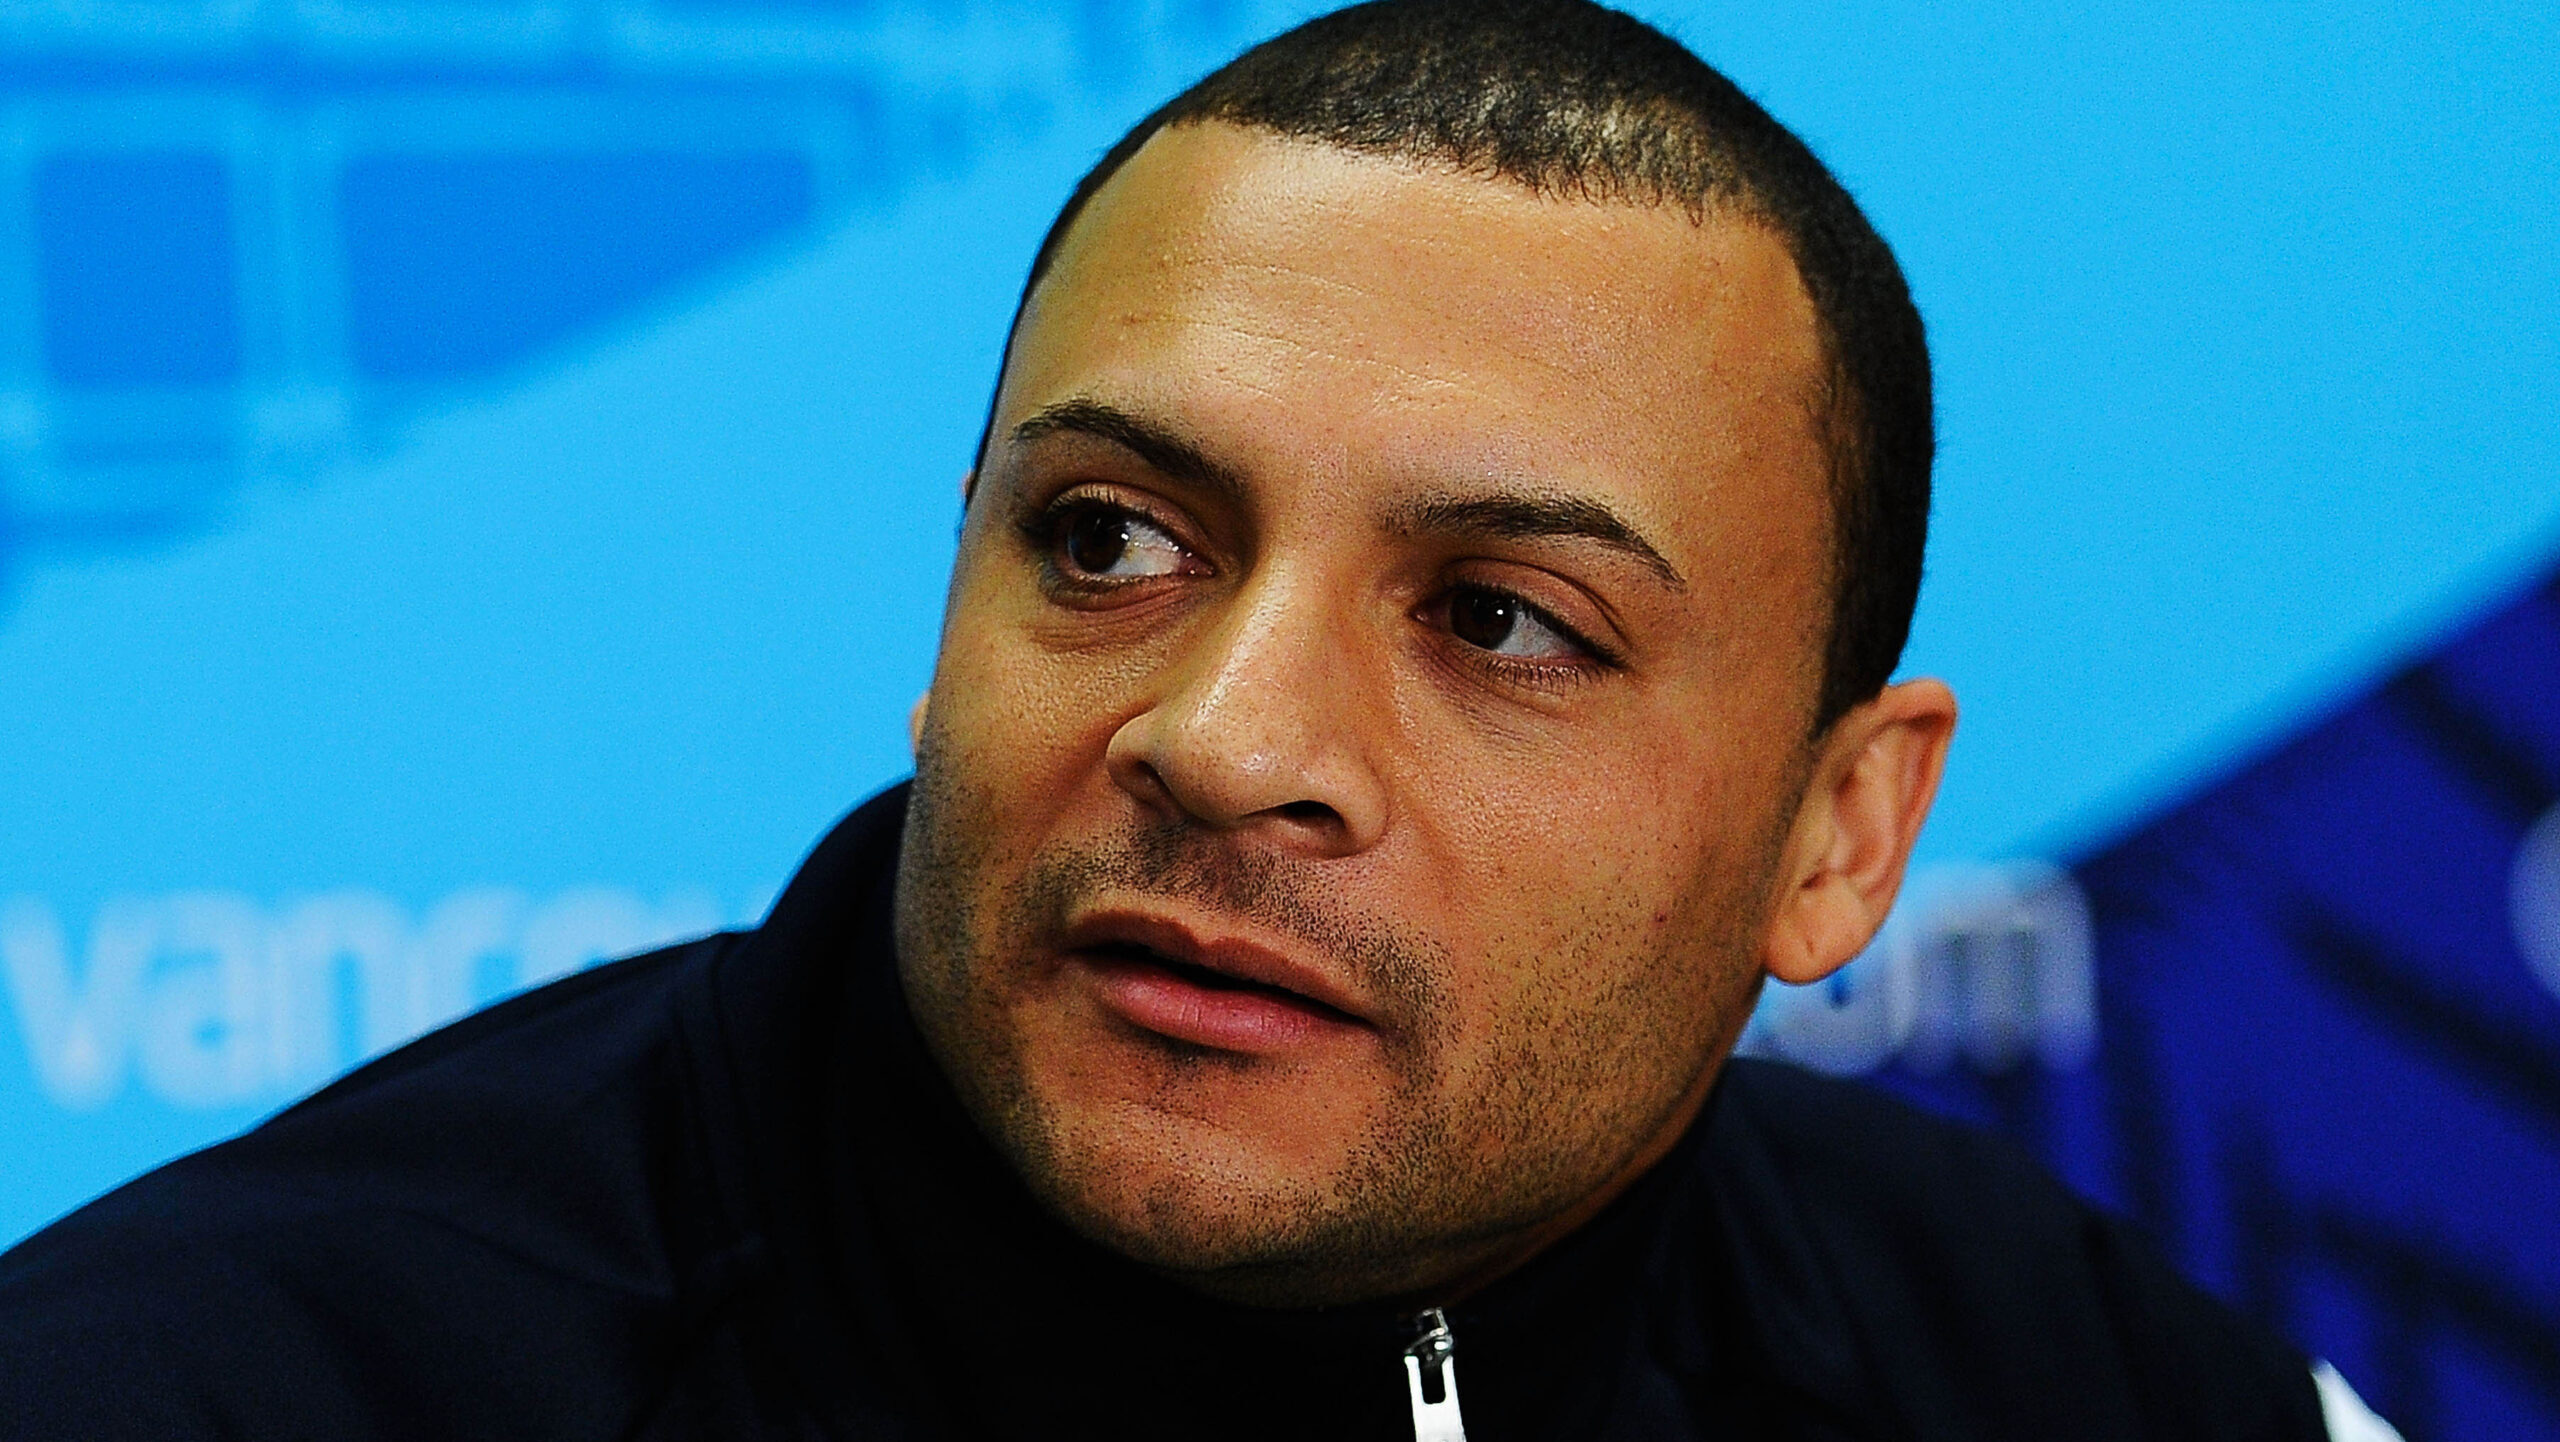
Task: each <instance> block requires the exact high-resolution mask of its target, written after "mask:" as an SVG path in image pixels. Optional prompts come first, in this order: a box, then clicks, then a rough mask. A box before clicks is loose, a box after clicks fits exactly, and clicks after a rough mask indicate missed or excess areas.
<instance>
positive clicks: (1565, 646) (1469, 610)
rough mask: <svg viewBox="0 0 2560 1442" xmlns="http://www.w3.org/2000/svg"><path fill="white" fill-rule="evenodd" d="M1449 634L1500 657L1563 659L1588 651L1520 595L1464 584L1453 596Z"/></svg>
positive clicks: (1450, 600) (1539, 659) (1532, 659)
mask: <svg viewBox="0 0 2560 1442" xmlns="http://www.w3.org/2000/svg"><path fill="white" fill-rule="evenodd" d="M1449 634H1451V635H1453V636H1455V637H1457V638H1458V639H1459V640H1461V641H1464V642H1466V643H1467V644H1468V645H1470V646H1474V647H1478V648H1480V649H1482V650H1486V651H1491V652H1492V653H1494V654H1495V655H1497V656H1515V657H1518V658H1520V659H1522V660H1531V661H1563V660H1570V659H1572V658H1574V657H1577V656H1580V655H1582V654H1584V652H1583V648H1582V646H1581V644H1580V643H1578V642H1576V641H1575V640H1574V639H1573V638H1572V637H1571V636H1569V635H1566V634H1565V632H1564V630H1563V629H1562V628H1561V627H1559V626H1557V625H1556V624H1555V623H1553V622H1552V621H1549V620H1548V619H1547V617H1546V616H1545V615H1544V614H1543V613H1541V612H1540V611H1539V610H1538V608H1537V607H1535V606H1532V605H1530V604H1529V603H1528V602H1526V601H1523V600H1521V599H1520V598H1519V597H1517V596H1511V595H1506V594H1504V593H1503V592H1500V591H1488V590H1484V589H1481V588H1479V587H1474V586H1467V587H1462V588H1460V589H1459V590H1458V591H1456V592H1454V593H1453V594H1451V596H1450V597H1449Z"/></svg>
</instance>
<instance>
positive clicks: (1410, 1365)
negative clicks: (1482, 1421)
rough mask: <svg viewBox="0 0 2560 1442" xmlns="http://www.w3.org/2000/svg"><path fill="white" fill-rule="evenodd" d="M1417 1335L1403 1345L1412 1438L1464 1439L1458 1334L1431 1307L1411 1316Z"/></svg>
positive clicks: (1433, 1441) (1420, 1441) (1430, 1441)
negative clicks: (1411, 1413) (1460, 1409)
mask: <svg viewBox="0 0 2560 1442" xmlns="http://www.w3.org/2000/svg"><path fill="white" fill-rule="evenodd" d="M1413 1327H1414V1330H1415V1332H1417V1333H1418V1334H1419V1335H1417V1336H1416V1337H1415V1338H1414V1339H1413V1340H1412V1341H1411V1342H1409V1343H1407V1344H1406V1345H1405V1349H1404V1381H1405V1390H1406V1391H1407V1392H1408V1393H1410V1394H1411V1395H1412V1397H1413V1442H1467V1428H1466V1424H1465V1423H1464V1422H1462V1421H1460V1420H1459V1417H1458V1362H1457V1352H1458V1338H1457V1336H1456V1334H1454V1333H1452V1332H1451V1331H1450V1330H1449V1318H1448V1316H1447V1315H1446V1314H1445V1313H1443V1312H1442V1311H1441V1310H1440V1309H1439V1308H1437V1307H1433V1308H1430V1309H1429V1310H1427V1311H1425V1312H1422V1313H1420V1314H1419V1315H1417V1316H1416V1317H1415V1318H1414V1319H1413Z"/></svg>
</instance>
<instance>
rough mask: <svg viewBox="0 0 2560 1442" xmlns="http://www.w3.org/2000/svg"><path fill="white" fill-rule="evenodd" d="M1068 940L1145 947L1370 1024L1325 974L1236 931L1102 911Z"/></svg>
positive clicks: (1348, 993) (1076, 945)
mask: <svg viewBox="0 0 2560 1442" xmlns="http://www.w3.org/2000/svg"><path fill="white" fill-rule="evenodd" d="M1065 941H1066V945H1067V947H1068V949H1069V950H1075V951H1085V950H1096V949H1100V948H1103V947H1110V946H1131V947H1140V948H1143V949H1145V950H1147V951H1150V952H1153V953H1155V954H1156V955H1157V956H1160V957H1162V958H1164V959H1165V960H1167V961H1170V962H1176V963H1179V964H1181V965H1185V966H1196V967H1199V968H1201V969H1202V970H1204V971H1214V972H1217V973H1218V974H1220V975H1221V976H1231V977H1234V978H1235V979H1236V980H1238V981H1246V982H1251V983H1253V984H1254V985H1256V986H1267V987H1272V988H1274V989H1277V990H1280V991H1286V992H1291V993H1294V994H1296V995H1298V996H1301V997H1304V998H1305V999H1307V1000H1309V1001H1312V1002H1315V1003H1317V1004H1318V1005H1320V1006H1324V1007H1328V1008H1330V1009H1332V1010H1334V1011H1338V1012H1341V1013H1342V1014H1343V1015H1345V1016H1347V1017H1350V1018H1352V1019H1353V1020H1356V1021H1362V1022H1367V1021H1369V1020H1370V1017H1369V1014H1368V1011H1367V1009H1366V1007H1365V1006H1364V1005H1363V1003H1362V1000H1361V998H1360V997H1359V996H1358V995H1356V994H1355V993H1354V992H1353V991H1352V990H1351V989H1350V988H1349V987H1346V986H1344V985H1343V984H1342V983H1341V982H1340V981H1338V980H1336V979H1335V978H1334V977H1332V976H1329V975H1327V974H1326V973H1325V972H1324V970H1323V969H1321V968H1319V967H1315V966H1310V965H1309V964H1307V963H1306V962H1303V961H1300V960H1298V959H1297V958H1295V957H1292V956H1290V955H1289V954H1288V953H1287V952H1285V951H1283V950H1281V949H1279V948H1277V947H1274V946H1269V945H1265V944H1264V943H1262V942H1259V941H1256V940H1253V939H1251V938H1249V937H1245V936H1240V935H1236V934H1234V933H1232V932H1223V933H1216V934H1204V932H1203V930H1201V929H1195V928H1194V927H1192V926H1191V925H1189V924H1187V923H1185V922H1184V921H1181V920H1178V919H1176V918H1175V917H1172V916H1169V915H1166V914H1165V913H1163V912H1162V911H1157V910H1151V909H1150V910H1141V909H1137V908H1134V907H1128V906H1108V907H1103V908H1099V909H1096V910H1094V911H1091V912H1088V913H1087V914H1085V915H1084V916H1081V917H1079V918H1077V919H1076V921H1075V922H1074V923H1073V924H1072V925H1070V926H1069V927H1068V928H1067V932H1066V937H1065Z"/></svg>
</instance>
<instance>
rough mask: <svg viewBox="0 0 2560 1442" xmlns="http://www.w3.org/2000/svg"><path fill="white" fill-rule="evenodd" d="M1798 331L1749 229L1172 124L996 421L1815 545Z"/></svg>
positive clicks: (1763, 238)
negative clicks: (1573, 497)
mask: <svg viewBox="0 0 2560 1442" xmlns="http://www.w3.org/2000/svg"><path fill="white" fill-rule="evenodd" d="M1817 336H1818V332H1817V330H1816V327H1815V322H1814V318H1813V311H1812V307H1811V304H1810V302H1809V301H1808V299H1807V298H1806V296H1805V294H1804V290H1803V286H1802V284H1801V282H1800V280H1799V279H1798V276H1797V272H1796V269H1795V265H1794V263H1793V260H1792V258H1791V257H1790V256H1789V255H1788V254H1787V252H1786V249H1785V247H1784V245H1783V244H1782V243H1780V242H1779V241H1778V240H1777V239H1776V238H1775V237H1774V236H1772V235H1771V234H1770V233H1769V232H1768V231H1767V230H1766V229H1765V228H1763V227H1762V226H1760V225H1758V224H1756V223H1752V222H1750V221H1748V220H1745V219H1742V218H1738V217H1732V216H1726V215H1719V214H1712V213H1711V214H1709V215H1707V216H1706V217H1704V218H1703V219H1702V218H1699V217H1695V216H1693V215H1692V214H1691V213H1689V212H1688V211H1686V210H1685V209H1682V208H1679V207H1672V206H1640V205H1630V204H1620V203H1610V202H1594V201H1586V200H1580V199H1572V198H1551V197H1542V196H1539V195H1536V194H1534V193H1532V192H1530V191H1529V190H1527V189H1526V188H1524V187H1521V186H1518V185H1515V184H1512V183H1510V182H1508V181H1503V180H1498V179H1487V178H1483V177H1477V176H1471V175H1465V174H1461V173H1458V172H1455V171H1453V170H1450V169H1447V168H1445V167H1437V166H1433V165H1429V164H1423V163H1410V162H1403V161H1398V160H1390V159H1384V158H1379V157H1372V156H1364V155H1358V154H1353V153H1350V152H1346V151H1343V150H1340V149H1337V148H1334V147H1331V146H1327V145H1322V144H1317V143H1312V142H1306V141H1298V140H1291V139H1284V138H1280V137H1276V136H1272V135H1268V134H1265V133H1262V132H1258V131H1250V130H1245V129H1241V128H1238V127H1232V126H1226V125H1219V124H1195V125H1186V126H1181V127H1176V128H1174V129H1170V130H1167V131H1164V132H1161V133H1159V134H1158V135H1156V136H1155V137H1154V138H1153V139H1152V140H1150V141H1149V142H1148V143H1147V144H1146V146H1145V147H1143V148H1142V149H1141V150H1140V151H1139V152H1138V153H1137V154H1136V155H1135V156H1133V157H1132V158H1131V159H1130V161H1129V162H1128V164H1127V165H1126V166H1125V167H1124V168H1123V169H1122V170H1121V172H1120V173H1119V174H1118V175H1117V176H1115V177H1114V178H1113V179H1112V181H1111V182H1110V183H1109V184H1107V185H1106V186H1104V187H1103V188H1102V190H1101V191H1100V192H1099V193H1098V194H1097V195H1096V196H1095V197H1094V199H1093V201H1092V203H1091V205H1090V206H1089V207H1088V209H1087V211H1086V213H1085V215H1084V216H1083V218H1082V219H1081V220H1080V221H1079V222H1078V223H1077V224H1076V226H1075V227H1074V228H1073V229H1072V231H1071V232H1070V234H1069V235H1068V236H1067V237H1066V239H1065V241H1064V243H1063V244H1062V245H1061V246H1060V248H1059V251H1058V254H1057V256H1056V258H1055V260H1054V262H1053V265H1052V268H1051V270H1050V272H1049V275H1048V278H1047V279H1046V280H1045V281H1044V283H1043V284H1042V286H1041V287H1040V289H1039V291H1038V292H1037V293H1036V294H1035V295H1034V296H1033V298H1032V301H1031V304H1030V305H1029V307H1028V308H1027V310H1026V311H1025V314H1024V316H1023V323H1022V326H1021V328H1020V330H1019V332H1018V334H1017V336H1016V339H1015V345H1014V350H1013V353H1012V355H1011V356H1010V357H1009V359H1008V369H1007V375H1006V382H1005V386H1004V392H1003V394H1002V396H1001V397H1000V398H999V405H998V416H997V421H998V426H999V431H1000V433H1001V430H1002V428H1003V427H1007V426H1010V425H1011V424H1013V423H1014V422H1015V421H1017V420H1019V419H1020V418H1021V417H1022V416H1023V415H1025V414H1028V413H1029V412H1031V411H1033V410H1036V409H1038V408H1039V407H1041V406H1044V405H1049V404H1054V403H1056V402H1057V401H1059V400H1061V399H1066V398H1070V397H1078V396H1082V397H1089V398H1098V399H1104V400H1108V401H1110V402H1112V403H1114V404H1118V405H1127V406H1135V407H1141V408H1144V409H1147V410H1149V411H1151V412H1154V413H1157V414H1160V415H1164V416H1166V417H1167V418H1168V419H1170V420H1172V421H1174V422H1175V423H1177V424H1180V425H1181V426H1183V427H1184V428H1185V429H1186V430H1189V431H1191V432H1193V433H1195V434H1198V435H1201V436H1203V437H1204V438H1205V439H1208V440H1210V441H1212V442H1213V443H1215V444H1217V445H1219V446H1220V447H1221V449H1223V450H1225V451H1227V452H1228V455H1227V456H1226V457H1225V458H1227V459H1231V460H1233V461H1234V462H1236V463H1237V464H1238V465H1239V466H1240V467H1241V468H1243V469H1246V470H1247V471H1248V473H1256V472H1271V473H1280V472H1287V471H1291V470H1292V469H1295V470H1296V471H1298V472H1299V473H1301V474H1304V473H1306V472H1307V468H1309V467H1313V468H1314V469H1316V470H1318V471H1326V472H1332V473H1358V474H1360V475H1363V476H1368V477H1371V478H1373V479H1392V478H1395V477H1399V476H1406V475H1424V474H1427V475H1430V476H1432V477H1434V478H1435V479H1436V478H1446V477H1447V475H1448V474H1449V473H1450V472H1452V471H1457V472H1469V471H1473V472H1481V473H1489V474H1503V475H1506V476H1511V477H1515V478H1525V479H1533V480H1546V481H1550V482H1553V483H1555V484H1557V485H1560V486H1573V487H1577V488H1587V487H1594V486H1597V487H1601V488H1605V489H1607V490H1610V491H1611V492H1613V493H1614V494H1615V495H1616V497H1617V498H1618V499H1619V500H1620V501H1622V502H1625V503H1628V504H1631V505H1633V506H1634V507H1635V508H1636V509H1638V510H1640V511H1644V512H1649V513H1650V514H1651V518H1652V519H1653V520H1655V521H1656V522H1657V523H1658V524H1659V525H1660V526H1662V527H1663V528H1665V529H1667V530H1668V531H1669V532H1670V533H1671V534H1672V535H1673V537H1674V538H1675V540H1679V539H1684V538H1685V539H1687V540H1689V541H1692V542H1702V541H1706V540H1710V539H1712V538H1713V536H1712V533H1718V532H1722V531H1729V530H1731V529H1733V525H1732V523H1733V522H1735V521H1736V520H1738V519H1756V520H1758V521H1760V522H1763V523H1766V524H1767V525H1769V526H1774V527H1777V528H1780V529H1785V530H1793V531H1796V532H1797V533H1799V534H1801V533H1802V530H1803V525H1804V523H1805V522H1806V521H1807V520H1808V519H1810V523H1811V525H1812V527H1813V528H1814V530H1815V532H1817V533H1819V532H1820V530H1821V529H1822V526H1823V514H1824V510H1825V504H1826V503H1825V499H1824V496H1825V493H1824V489H1823V485H1824V482H1823V478H1824V477H1825V476H1826V475H1827V474H1828V472H1827V465H1826V463H1825V459H1824V456H1823V454H1822V450H1821V443H1820V431H1819V426H1818V424H1817V421H1816V415H1817V409H1816V407H1817V400H1818V397H1819V396H1820V395H1821V394H1822V393H1823V388H1822V385H1821V377H1822V375H1823V373H1824V372H1823V363H1822V356H1821V347H1820V344H1819V341H1818V338H1817ZM1752 529H1757V528H1756V527H1754V528H1752ZM1700 532H1704V533H1710V534H1696V533H1700ZM1789 549H1793V548H1792V547H1790V548H1789Z"/></svg>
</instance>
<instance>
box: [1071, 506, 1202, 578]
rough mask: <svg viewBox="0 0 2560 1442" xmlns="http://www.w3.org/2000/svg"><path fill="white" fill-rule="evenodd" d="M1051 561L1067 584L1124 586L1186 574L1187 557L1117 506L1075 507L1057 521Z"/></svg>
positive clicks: (1162, 533) (1165, 535)
mask: <svg viewBox="0 0 2560 1442" xmlns="http://www.w3.org/2000/svg"><path fill="white" fill-rule="evenodd" d="M1055 535H1056V539H1055V541H1054V542H1053V543H1052V544H1053V550H1052V552H1051V559H1052V561H1053V562H1054V563H1055V564H1056V565H1057V567H1058V570H1059V572H1060V574H1062V575H1063V576H1065V577H1066V578H1067V579H1069V580H1093V581H1130V580H1138V579H1142V578H1144V577H1147V576H1170V575H1174V574H1177V573H1179V572H1181V571H1184V570H1188V569H1191V568H1192V567H1193V565H1194V562H1193V558H1192V555H1191V553H1190V552H1189V551H1188V550H1185V549H1184V548H1183V545H1182V543H1181V542H1180V541H1177V540H1175V539H1174V538H1173V536H1172V534H1171V533H1169V532H1167V531H1166V530H1165V529H1164V528H1163V527H1162V526H1159V525H1157V524H1156V523H1155V522H1153V521H1150V520H1148V519H1147V518H1146V517H1144V516H1141V515H1138V514H1137V513H1136V512H1134V511H1125V510H1122V509H1120V508H1119V507H1117V506H1079V507H1077V508H1076V509H1075V510H1073V511H1072V512H1070V513H1068V514H1067V515H1066V516H1063V517H1061V518H1060V519H1059V524H1058V528H1057V531H1056V533H1055Z"/></svg>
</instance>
